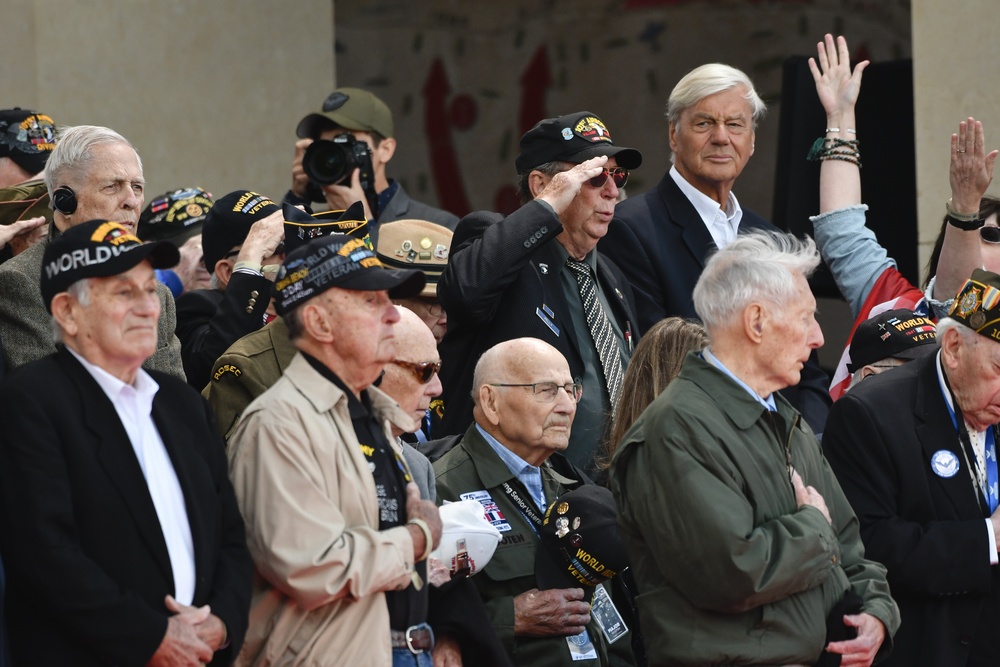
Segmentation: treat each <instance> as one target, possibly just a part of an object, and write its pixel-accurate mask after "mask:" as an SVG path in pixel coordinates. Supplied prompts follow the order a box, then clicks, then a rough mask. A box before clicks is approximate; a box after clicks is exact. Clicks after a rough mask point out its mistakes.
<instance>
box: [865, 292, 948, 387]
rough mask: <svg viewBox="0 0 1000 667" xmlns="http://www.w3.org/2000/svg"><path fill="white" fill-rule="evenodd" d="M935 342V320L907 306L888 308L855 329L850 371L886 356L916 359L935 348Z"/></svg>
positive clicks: (886, 357)
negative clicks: (906, 307)
mask: <svg viewBox="0 0 1000 667" xmlns="http://www.w3.org/2000/svg"><path fill="white" fill-rule="evenodd" d="M936 343H937V329H936V327H935V325H934V322H932V321H931V320H929V319H927V318H926V317H924V316H923V315H918V314H917V313H915V312H913V311H912V310H907V309H905V308H899V309H896V310H887V311H885V312H884V313H879V314H878V315H875V316H874V317H871V318H869V319H867V320H865V321H864V322H862V323H861V324H859V325H858V328H857V329H855V330H854V336H853V337H852V338H851V363H849V364H847V371H848V372H849V373H854V372H855V371H857V370H860V369H861V368H864V367H865V366H867V365H868V364H874V363H875V362H877V361H882V360H883V359H889V358H895V359H917V358H918V357H922V356H923V355H925V354H928V353H929V352H933V351H934V345H935V344H936Z"/></svg>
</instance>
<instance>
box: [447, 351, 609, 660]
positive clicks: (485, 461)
mask: <svg viewBox="0 0 1000 667" xmlns="http://www.w3.org/2000/svg"><path fill="white" fill-rule="evenodd" d="M474 386H475V390H474V392H473V395H474V401H475V407H474V408H473V416H474V417H475V422H474V423H473V425H472V426H470V427H469V429H468V430H467V431H466V432H465V435H464V436H463V438H462V440H461V441H460V442H459V444H458V445H456V446H455V448H454V449H452V450H451V451H450V452H448V453H447V454H445V455H444V456H442V457H441V458H440V459H438V460H437V461H436V462H435V463H434V470H435V471H436V473H437V486H438V498H439V499H440V500H442V501H445V500H451V501H455V500H467V499H473V500H478V501H479V502H481V503H482V504H483V508H484V511H485V513H486V516H487V518H488V519H490V520H491V522H492V523H493V525H494V526H496V528H497V529H498V530H500V531H501V532H502V533H503V535H504V537H503V541H502V542H501V543H500V545H499V546H498V547H497V551H496V553H495V554H494V555H493V558H492V559H491V560H490V562H489V564H488V565H487V566H486V568H485V569H484V570H483V572H482V573H480V574H478V575H477V576H476V577H474V578H473V580H474V581H475V583H476V585H477V586H478V587H479V592H480V595H481V596H482V598H483V600H484V601H485V602H486V606H487V609H488V610H489V612H490V615H491V617H492V622H493V626H494V627H495V628H496V630H497V633H498V634H499V635H500V639H501V640H502V641H503V643H504V646H505V647H506V649H507V652H508V654H509V655H510V658H511V660H512V661H514V662H515V663H516V664H518V665H528V666H531V665H546V666H548V665H576V664H581V663H578V662H577V660H584V661H585V662H584V663H583V664H591V665H607V664H610V663H609V656H608V650H609V649H608V641H607V640H606V638H605V637H604V636H603V634H602V633H601V630H600V629H599V628H598V626H597V624H596V623H595V622H592V620H591V616H590V604H589V602H590V599H589V598H587V599H584V590H583V588H582V587H572V588H553V589H549V590H544V591H540V590H538V589H539V588H542V587H543V586H542V585H541V584H540V583H539V581H538V580H537V579H536V576H535V553H536V550H537V549H538V546H539V537H538V531H539V530H540V529H541V527H542V523H543V519H542V516H543V515H544V514H545V510H546V508H548V506H549V503H551V502H552V501H554V500H555V499H556V498H557V497H559V496H561V495H562V494H563V493H564V492H566V491H568V490H571V489H573V488H576V487H578V486H579V485H580V484H581V483H582V482H581V478H582V474H581V473H580V471H579V470H578V469H576V468H574V467H573V466H572V465H571V464H570V463H569V462H568V461H566V460H565V459H564V458H563V457H562V455H561V452H563V451H565V450H566V448H567V446H568V445H569V439H570V429H571V428H572V426H573V418H574V416H575V415H577V414H579V413H578V411H577V402H578V401H579V400H580V394H581V393H582V392H583V387H582V386H581V385H580V384H578V383H574V381H573V375H572V374H571V373H570V369H569V364H568V363H567V362H566V359H565V358H564V357H563V356H562V354H560V353H559V350H557V349H555V348H554V347H553V346H551V345H549V344H548V343H545V342H544V341H541V340H538V339H536V338H517V339H514V340H510V341H506V342H503V343H499V344H498V345H496V346H494V347H492V348H491V349H489V350H487V351H486V352H485V353H483V355H482V357H481V358H480V359H479V363H478V364H476V373H475V383H474ZM626 644H628V642H627V641H622V642H620V643H616V644H614V646H615V647H616V648H617V647H621V650H623V651H624V652H626V654H627V653H628V647H627V646H626ZM588 661H589V662H588ZM626 661H627V659H626Z"/></svg>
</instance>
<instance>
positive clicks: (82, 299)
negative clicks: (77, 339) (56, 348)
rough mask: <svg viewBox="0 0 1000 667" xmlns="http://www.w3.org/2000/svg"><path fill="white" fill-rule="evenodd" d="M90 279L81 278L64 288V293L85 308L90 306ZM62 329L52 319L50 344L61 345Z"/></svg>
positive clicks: (54, 319)
mask: <svg viewBox="0 0 1000 667" xmlns="http://www.w3.org/2000/svg"><path fill="white" fill-rule="evenodd" d="M91 281H92V278H81V279H80V280H77V281H76V282H75V283H73V284H72V285H70V286H69V287H67V288H66V291H67V292H68V293H69V295H70V296H72V297H73V298H74V299H76V300H77V302H78V303H79V304H80V305H81V306H83V307H84V308H86V307H87V306H89V305H90V288H91V286H92V282H91ZM62 339H63V338H62V327H60V326H59V323H58V322H56V318H54V317H53V318H52V342H54V343H61V342H62Z"/></svg>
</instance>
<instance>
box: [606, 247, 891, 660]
mask: <svg viewBox="0 0 1000 667" xmlns="http://www.w3.org/2000/svg"><path fill="white" fill-rule="evenodd" d="M818 264H819V254H818V252H817V251H816V247H815V245H814V244H813V242H812V241H811V240H806V241H798V240H796V239H794V238H793V237H790V236H787V235H785V234H780V233H774V234H770V233H754V234H745V235H741V236H740V237H739V238H737V239H736V240H734V241H733V242H732V243H730V244H729V245H728V246H726V248H724V249H722V250H720V251H719V252H718V253H716V254H715V255H713V256H712V258H711V259H710V260H709V261H708V264H707V266H706V267H705V271H704V272H703V273H702V275H701V278H700V279H699V280H698V285H697V286H696V287H695V290H694V302H695V308H696V309H697V312H698V316H699V317H700V318H701V319H702V321H703V322H704V323H705V328H706V329H707V332H708V337H709V346H708V348H706V349H705V351H704V352H703V353H701V354H698V353H691V354H689V355H688V357H687V358H686V359H685V361H684V365H683V367H682V368H681V372H680V375H679V376H678V377H677V379H676V380H674V381H673V383H671V384H670V386H668V387H667V389H666V390H665V391H664V392H663V393H662V394H661V395H660V396H659V397H658V398H657V399H656V400H654V401H653V403H651V404H650V406H649V408H647V409H646V411H645V412H644V413H643V414H642V416H641V417H640V418H639V419H638V420H637V421H636V423H635V425H634V426H633V427H632V429H631V430H630V431H629V433H628V434H627V435H626V437H625V439H624V440H623V442H622V444H621V446H620V448H619V449H618V451H617V453H616V455H615V458H614V459H613V460H612V464H611V473H610V475H611V488H612V490H613V491H614V493H615V497H616V499H617V501H618V508H619V512H620V514H619V517H620V522H621V526H622V530H623V532H624V534H625V541H626V543H628V544H629V548H630V553H631V555H632V563H633V565H634V568H635V578H636V583H637V585H638V586H639V590H640V591H641V593H642V595H641V596H640V597H639V600H638V602H639V612H640V617H641V618H642V624H643V628H642V629H643V633H644V635H645V637H646V648H647V650H648V652H649V658H650V664H656V665H659V664H670V665H709V664H713V665H714V664H739V665H813V664H816V663H817V660H819V659H820V657H821V654H822V653H824V651H825V652H826V653H829V654H839V656H842V658H843V663H836V662H834V664H845V665H866V666H867V665H870V664H871V663H872V661H873V660H874V658H875V656H876V653H877V652H878V651H879V649H880V647H882V646H885V647H886V649H888V646H889V642H888V641H886V640H887V639H888V638H889V636H890V635H891V634H892V633H893V632H895V630H896V628H897V627H898V626H899V612H898V610H897V608H896V605H895V604H894V603H893V601H892V599H891V598H890V597H889V588H888V586H887V585H886V581H885V569H884V568H882V567H881V566H880V565H878V564H876V563H873V562H871V561H867V560H865V559H864V549H863V547H862V544H861V538H860V536H859V534H858V521H857V518H856V517H855V516H854V513H853V512H852V511H851V508H850V505H849V504H848V502H847V499H846V498H845V497H844V494H843V492H842V491H841V490H840V486H839V485H838V484H837V480H836V478H835V477H834V476H833V473H832V472H831V471H830V469H829V467H828V465H827V464H826V461H825V460H824V459H823V456H822V454H821V453H820V449H819V445H818V443H817V441H816V437H815V436H814V435H813V432H812V430H811V429H810V428H809V426H808V425H807V424H806V423H805V422H804V421H803V420H802V419H801V416H800V415H799V414H798V413H797V412H796V411H795V410H794V409H793V408H792V407H791V406H790V405H789V403H788V402H787V401H786V400H785V399H784V398H783V397H782V396H780V395H778V394H777V391H778V390H779V389H781V388H783V387H787V386H790V385H794V384H795V383H796V382H798V381H799V374H800V373H801V371H802V366H803V364H804V363H805V361H806V359H807V358H808V357H809V353H810V352H811V351H812V350H813V349H815V348H817V347H819V346H820V345H822V343H823V336H822V333H821V332H820V329H819V325H818V324H817V323H816V319H815V317H814V315H815V310H816V300H815V299H814V298H813V296H812V294H811V293H810V291H809V285H808V283H807V282H806V278H807V276H808V275H809V274H810V273H811V272H812V271H813V270H814V269H815V267H816V266H817V265H818ZM734 286H738V288H739V289H736V288H734ZM855 632H856V634H857V636H856V637H855V636H853V635H854V634H855ZM830 657H834V658H836V657H838V656H824V659H829V658H830ZM819 664H828V663H826V662H823V663H819Z"/></svg>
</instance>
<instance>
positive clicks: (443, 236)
mask: <svg viewBox="0 0 1000 667" xmlns="http://www.w3.org/2000/svg"><path fill="white" fill-rule="evenodd" d="M452 235H453V233H452V231H451V230H450V229H448V228H447V227H442V226H441V225H436V224H434V223H433V222H428V221H427V220H395V221H393V222H387V223H385V224H383V225H381V226H380V227H379V232H378V247H376V248H375V252H376V253H377V254H378V258H379V259H380V260H382V264H384V265H385V266H388V267H390V268H394V269H420V270H421V271H423V272H424V275H426V276H427V284H426V285H424V289H423V291H422V292H421V293H420V296H423V297H436V296H437V284H438V280H439V279H440V278H441V274H442V273H443V272H444V267H445V266H446V265H447V264H448V255H449V253H450V250H451V238H452Z"/></svg>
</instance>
